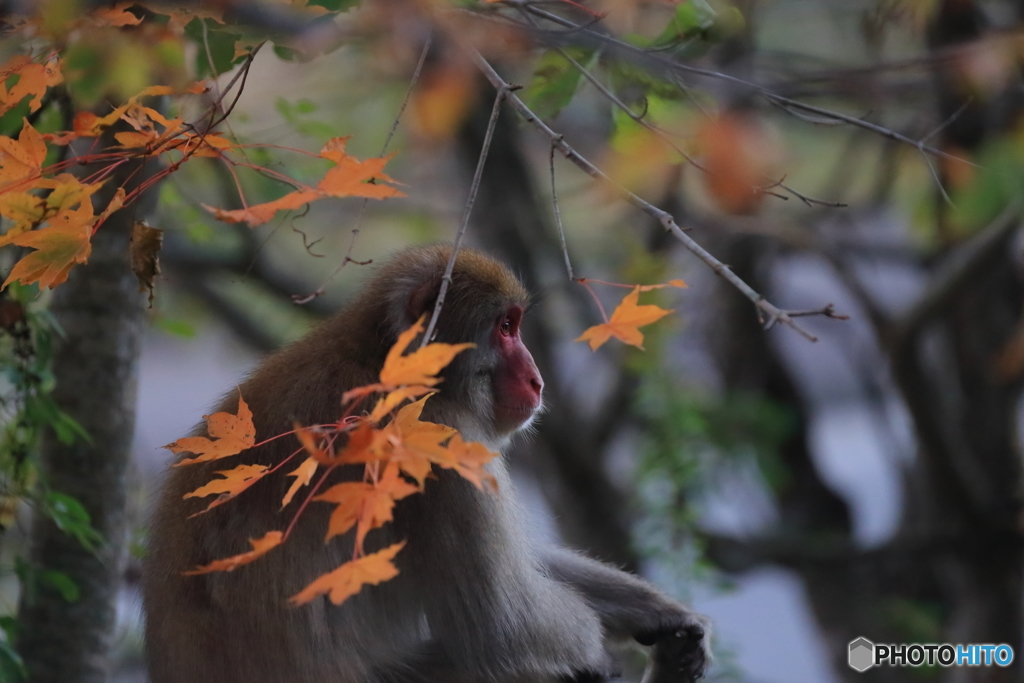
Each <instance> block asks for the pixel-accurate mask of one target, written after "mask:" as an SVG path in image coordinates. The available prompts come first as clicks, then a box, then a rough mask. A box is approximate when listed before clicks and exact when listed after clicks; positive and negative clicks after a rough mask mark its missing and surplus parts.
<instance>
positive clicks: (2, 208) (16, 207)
mask: <svg viewBox="0 0 1024 683" xmlns="http://www.w3.org/2000/svg"><path fill="white" fill-rule="evenodd" d="M46 213H47V212H46V200H45V199H43V198H42V197H40V196H39V195H34V194H32V193H30V192H17V191H14V190H8V191H7V192H2V193H0V216H3V217H4V218H8V219H10V220H11V222H12V223H13V225H11V227H10V228H8V229H7V232H6V233H4V235H3V236H2V237H0V246H3V245H6V244H10V242H11V240H12V239H13V238H14V237H16V236H18V235H20V234H21V233H23V232H27V231H29V230H31V229H32V228H34V227H35V226H37V225H39V224H40V223H42V222H43V219H44V218H46Z"/></svg>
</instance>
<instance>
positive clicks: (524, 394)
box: [489, 305, 544, 436]
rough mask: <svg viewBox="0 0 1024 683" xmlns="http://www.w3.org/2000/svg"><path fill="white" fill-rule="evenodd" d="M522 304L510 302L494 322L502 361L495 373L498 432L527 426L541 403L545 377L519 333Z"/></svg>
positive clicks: (493, 393)
mask: <svg viewBox="0 0 1024 683" xmlns="http://www.w3.org/2000/svg"><path fill="white" fill-rule="evenodd" d="M522 319H523V309H522V307H521V306H518V305H513V306H510V307H509V308H508V309H507V310H506V311H505V312H504V314H503V315H502V316H500V317H499V318H498V319H497V320H496V321H495V324H494V328H493V329H492V330H491V333H490V339H489V342H490V345H491V348H492V349H493V351H494V353H495V355H496V356H497V359H498V362H497V365H496V366H495V369H494V372H493V374H492V375H491V396H493V401H494V406H493V411H494V431H495V432H496V434H497V435H498V436H504V435H507V434H511V433H512V432H514V431H516V430H518V429H522V428H523V427H526V426H527V425H528V424H529V423H530V422H531V421H532V420H533V417H534V416H535V415H536V414H537V412H538V411H539V410H540V407H541V393H542V392H543V390H544V380H543V379H541V376H540V372H539V371H538V370H537V364H536V363H534V362H533V356H531V355H530V352H529V351H528V350H527V348H526V345H525V344H523V340H522V338H521V337H520V334H519V325H520V323H521V322H522Z"/></svg>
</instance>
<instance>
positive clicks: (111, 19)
mask: <svg viewBox="0 0 1024 683" xmlns="http://www.w3.org/2000/svg"><path fill="white" fill-rule="evenodd" d="M134 4H135V3H133V2H119V3H117V5H115V6H114V7H98V8H96V9H94V10H93V11H92V14H91V18H92V19H93V23H95V24H96V25H97V26H115V27H121V26H138V25H139V24H141V23H142V17H137V16H135V15H134V14H132V13H131V12H129V11H128V8H129V7H131V6H132V5H134Z"/></svg>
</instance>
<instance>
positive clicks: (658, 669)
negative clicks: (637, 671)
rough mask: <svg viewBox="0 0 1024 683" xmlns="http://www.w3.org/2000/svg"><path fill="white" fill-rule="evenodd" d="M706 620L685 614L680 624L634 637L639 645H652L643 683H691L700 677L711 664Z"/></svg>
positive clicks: (698, 616) (708, 631)
mask: <svg viewBox="0 0 1024 683" xmlns="http://www.w3.org/2000/svg"><path fill="white" fill-rule="evenodd" d="M709 636H710V630H709V626H708V623H707V621H706V620H705V619H704V618H703V617H701V616H700V615H696V614H687V618H686V619H684V621H683V623H681V624H679V625H676V626H674V627H670V628H664V629H659V630H657V631H648V632H646V633H641V634H638V635H637V636H636V640H637V642H638V643H640V644H641V645H649V646H650V645H653V646H654V647H653V649H652V650H651V664H650V667H649V668H648V671H647V675H646V676H644V681H643V683H692V681H695V680H696V679H698V678H703V677H704V672H705V671H706V670H707V667H708V665H709V664H711V649H710V645H709V640H710V637H709Z"/></svg>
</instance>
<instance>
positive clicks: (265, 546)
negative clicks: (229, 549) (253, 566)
mask: <svg viewBox="0 0 1024 683" xmlns="http://www.w3.org/2000/svg"><path fill="white" fill-rule="evenodd" d="M283 542H284V534H283V533H281V532H280V531H268V532H267V533H266V534H265V535H264V536H263V537H262V538H250V539H249V544H250V545H251V546H252V550H250V551H249V552H246V553H240V554H238V555H232V556H231V557H225V558H224V559H221V560H214V561H213V562H211V563H210V564H204V565H203V566H201V567H196V568H195V569H190V570H189V571H187V572H182V573H183V574H184V575H185V576H194V575H196V574H209V573H210V572H231V571H234V570H236V569H238V568H239V567H241V566H242V565H243V564H249V563H250V562H252V561H253V560H256V559H259V558H260V557H263V556H264V555H266V554H267V553H269V552H270V551H271V550H273V549H274V548H276V547H277V546H279V545H281V543H283Z"/></svg>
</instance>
